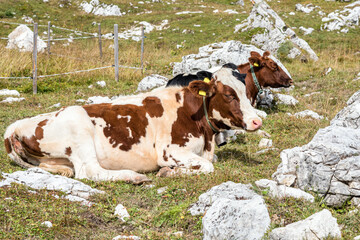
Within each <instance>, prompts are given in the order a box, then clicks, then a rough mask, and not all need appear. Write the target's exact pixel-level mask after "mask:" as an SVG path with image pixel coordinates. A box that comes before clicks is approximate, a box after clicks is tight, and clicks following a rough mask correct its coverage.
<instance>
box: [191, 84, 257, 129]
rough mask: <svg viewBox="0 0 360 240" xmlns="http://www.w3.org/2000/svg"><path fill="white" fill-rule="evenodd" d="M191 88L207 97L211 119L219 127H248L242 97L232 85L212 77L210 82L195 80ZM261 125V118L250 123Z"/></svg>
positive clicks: (196, 94) (196, 93)
mask: <svg viewBox="0 0 360 240" xmlns="http://www.w3.org/2000/svg"><path fill="white" fill-rule="evenodd" d="M189 89H190V91H191V92H192V94H194V95H195V96H198V97H201V98H203V97H205V98H206V100H205V101H206V104H207V105H208V106H207V111H208V114H209V119H210V120H211V121H212V122H214V123H215V125H216V126H217V127H219V128H222V129H229V128H231V129H239V128H242V129H247V128H248V126H247V123H246V122H245V121H244V117H243V113H242V111H241V107H240V98H239V96H238V94H237V92H236V91H235V90H234V89H233V88H232V87H230V86H228V85H224V84H223V83H222V82H221V81H216V80H215V79H212V80H211V81H210V82H209V83H206V82H204V81H193V82H191V83H190V85H189ZM246 100H247V99H246ZM247 101H248V100H247ZM254 125H256V126H254ZM260 127H261V120H259V121H257V120H254V122H252V123H251V124H250V128H256V129H258V128H260ZM251 130H255V129H251Z"/></svg>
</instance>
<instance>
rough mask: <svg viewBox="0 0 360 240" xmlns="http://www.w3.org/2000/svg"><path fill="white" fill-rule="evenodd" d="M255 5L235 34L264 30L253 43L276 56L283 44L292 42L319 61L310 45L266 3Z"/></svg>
mask: <svg viewBox="0 0 360 240" xmlns="http://www.w3.org/2000/svg"><path fill="white" fill-rule="evenodd" d="M255 3H256V4H254V6H253V9H252V11H251V13H250V15H249V17H248V18H247V19H245V20H244V21H243V22H242V23H240V24H238V25H236V26H235V33H236V32H238V31H240V30H241V31H242V32H244V31H249V30H250V29H263V31H262V32H261V33H258V34H254V35H253V37H252V39H251V43H253V44H255V45H257V46H259V47H261V49H263V50H269V51H270V52H272V53H273V54H275V53H276V52H277V51H278V49H279V48H280V47H281V45H282V44H284V43H285V42H286V41H290V42H291V43H292V44H293V45H294V46H295V47H296V48H298V49H302V50H304V51H306V52H307V53H308V54H309V56H310V58H311V59H312V60H314V61H317V60H318V57H317V55H316V53H315V52H314V51H313V50H312V49H311V47H310V46H309V44H308V43H307V42H306V41H304V40H303V39H301V38H299V37H298V36H297V35H296V33H295V32H294V31H293V30H292V29H291V28H289V27H288V26H287V25H286V24H285V22H284V21H283V20H282V19H281V18H280V17H279V15H278V14H277V13H276V12H275V11H274V10H273V9H271V8H270V6H269V5H268V4H267V3H266V2H265V1H263V0H255Z"/></svg>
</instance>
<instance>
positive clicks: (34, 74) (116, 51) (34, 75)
mask: <svg viewBox="0 0 360 240" xmlns="http://www.w3.org/2000/svg"><path fill="white" fill-rule="evenodd" d="M0 23H4V24H11V25H26V26H34V32H33V51H32V52H33V56H32V62H33V64H32V76H31V77H26V76H22V77H2V76H0V79H32V80H33V93H34V94H36V93H37V79H38V78H48V77H56V76H63V75H69V74H76V73H86V72H91V71H97V70H103V69H108V68H114V69H115V80H116V81H119V68H128V69H135V70H141V72H142V73H143V71H144V67H143V56H144V39H145V36H144V27H142V28H141V55H140V61H141V66H140V67H133V66H124V65H119V46H118V45H119V44H118V39H119V36H118V25H117V24H114V34H113V35H114V58H115V63H114V64H113V65H111V66H103V67H96V68H92V69H85V70H74V71H71V72H65V73H56V74H49V75H40V76H38V75H37V52H38V51H37V42H38V27H47V30H48V31H47V37H48V38H47V39H45V41H47V47H46V48H47V53H48V55H55V56H60V57H66V58H72V59H76V60H86V59H82V58H77V57H70V56H66V55H62V54H57V53H53V52H51V42H54V41H64V40H68V41H73V40H78V39H93V38H98V41H99V52H100V58H102V55H103V53H102V34H101V24H100V23H99V24H98V33H89V32H83V31H78V30H73V29H68V28H63V27H57V26H54V25H51V23H50V22H48V25H38V24H37V23H34V24H23V23H12V22H6V21H0ZM51 28H56V29H60V30H66V31H71V32H74V33H75V34H87V35H91V36H84V37H72V36H70V37H68V38H54V39H52V38H51ZM0 39H3V40H8V39H9V38H5V37H0Z"/></svg>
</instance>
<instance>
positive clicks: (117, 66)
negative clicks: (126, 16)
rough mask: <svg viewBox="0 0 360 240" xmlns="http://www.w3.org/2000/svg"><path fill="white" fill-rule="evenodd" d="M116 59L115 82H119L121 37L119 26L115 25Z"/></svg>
mask: <svg viewBox="0 0 360 240" xmlns="http://www.w3.org/2000/svg"><path fill="white" fill-rule="evenodd" d="M114 57H115V81H117V82H118V81H119V37H118V25H117V24H115V25H114Z"/></svg>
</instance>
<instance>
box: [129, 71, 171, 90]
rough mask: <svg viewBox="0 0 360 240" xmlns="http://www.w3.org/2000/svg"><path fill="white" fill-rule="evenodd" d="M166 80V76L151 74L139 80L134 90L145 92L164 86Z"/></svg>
mask: <svg viewBox="0 0 360 240" xmlns="http://www.w3.org/2000/svg"><path fill="white" fill-rule="evenodd" d="M168 81H169V79H168V78H166V77H163V76H161V75H158V74H151V75H150V76H147V77H145V78H143V79H142V80H141V81H140V82H139V85H138V88H137V90H136V92H145V91H149V90H151V89H153V88H156V87H161V86H165V85H166V83H167V82H168Z"/></svg>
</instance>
